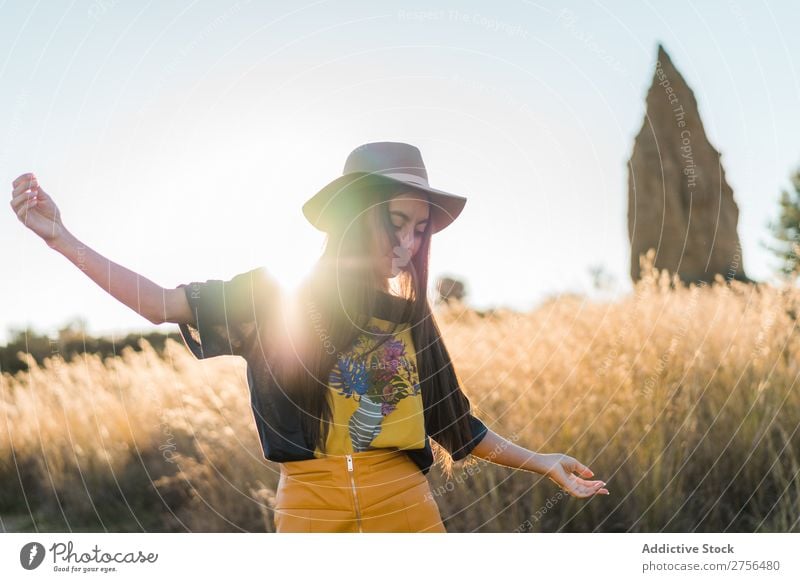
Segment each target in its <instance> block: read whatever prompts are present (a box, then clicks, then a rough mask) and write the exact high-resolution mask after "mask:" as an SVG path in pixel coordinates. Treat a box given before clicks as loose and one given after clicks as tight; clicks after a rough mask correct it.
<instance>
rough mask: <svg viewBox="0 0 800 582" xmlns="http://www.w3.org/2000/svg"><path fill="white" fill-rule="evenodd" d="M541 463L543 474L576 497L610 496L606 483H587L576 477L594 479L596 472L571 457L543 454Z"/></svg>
mask: <svg viewBox="0 0 800 582" xmlns="http://www.w3.org/2000/svg"><path fill="white" fill-rule="evenodd" d="M541 462H542V463H543V469H544V470H543V472H542V474H543V475H546V476H547V477H548V478H549V479H550V480H551V481H553V482H554V483H555V484H556V485H558V486H559V487H561V488H562V489H564V490H565V491H566V492H567V493H569V494H570V495H572V496H574V497H591V496H592V495H596V494H600V495H608V494H609V493H608V489H605V481H600V480H595V481H587V480H586V479H582V478H581V477H578V476H577V475H574V473H578V474H580V475H581V476H583V477H593V476H594V472H593V471H592V470H591V469H589V467H587V466H586V465H583V464H582V463H579V462H578V461H577V459H574V458H573V457H570V456H569V455H564V454H561V453H549V454H542V455H541Z"/></svg>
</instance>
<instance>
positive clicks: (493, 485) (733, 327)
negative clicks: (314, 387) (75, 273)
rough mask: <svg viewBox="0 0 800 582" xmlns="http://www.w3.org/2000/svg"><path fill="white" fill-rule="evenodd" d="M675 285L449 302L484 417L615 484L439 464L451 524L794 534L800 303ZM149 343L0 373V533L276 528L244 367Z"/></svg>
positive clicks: (799, 527)
mask: <svg viewBox="0 0 800 582" xmlns="http://www.w3.org/2000/svg"><path fill="white" fill-rule="evenodd" d="M669 282H670V281H669V278H668V277H666V276H665V275H661V276H659V275H658V274H657V273H652V274H651V275H650V276H648V277H647V278H646V279H644V280H643V281H641V282H640V283H639V284H638V285H637V286H636V288H635V290H634V292H632V293H631V294H630V295H629V296H627V297H625V298H623V299H621V300H617V301H614V302H608V303H600V302H589V301H587V300H585V299H582V298H579V297H560V298H557V299H553V300H551V301H549V302H547V303H545V304H544V305H542V306H540V307H539V308H538V309H536V310H534V311H532V312H530V313H515V312H511V311H504V310H495V311H493V312H490V313H478V312H476V311H474V310H471V309H469V308H467V307H465V306H464V305H461V304H457V305H451V306H449V307H441V308H440V309H439V311H438V312H437V313H438V317H439V321H440V325H441V327H442V331H443V334H444V336H445V339H446V341H447V344H448V348H449V350H450V352H451V355H452V356H453V358H454V361H455V364H456V370H457V371H458V373H459V375H460V377H461V380H462V383H463V387H464V391H465V392H466V393H467V395H468V396H469V397H470V400H471V401H472V403H473V405H474V406H475V412H476V414H477V415H478V416H479V417H481V418H482V419H484V421H485V422H486V423H487V424H488V425H489V426H490V427H491V428H493V429H494V430H495V431H496V432H498V433H500V434H501V435H503V436H505V437H506V438H508V439H509V440H513V441H515V442H517V443H518V444H521V445H523V446H525V447H527V448H530V449H533V450H539V451H542V452H564V453H567V454H570V455H572V456H574V457H576V458H577V459H579V460H580V461H582V462H583V463H585V464H587V465H589V466H590V467H591V468H592V469H593V470H594V471H595V473H596V475H597V477H598V478H601V479H603V480H605V481H606V482H607V483H608V486H607V487H608V489H609V491H610V492H611V495H609V496H598V497H596V498H592V499H575V498H571V497H567V496H565V495H564V494H563V493H561V492H560V490H559V488H558V487H557V486H556V485H555V484H554V483H552V482H551V481H549V480H548V479H547V478H543V477H541V476H540V475H537V474H534V473H529V472H523V471H513V470H510V469H507V468H504V467H500V466H498V465H495V464H493V463H490V462H486V461H483V460H478V459H474V458H473V459H474V460H470V461H469V462H468V464H467V465H463V464H462V465H461V466H459V465H456V469H455V471H454V474H453V476H452V478H451V479H450V480H445V479H444V477H443V476H442V474H441V473H440V471H439V468H438V467H434V468H433V469H432V471H431V473H430V479H431V486H432V489H433V490H434V493H435V494H436V499H437V502H438V503H439V506H440V508H441V511H442V516H443V518H444V519H445V524H446V525H447V528H448V530H449V531H451V532H470V531H483V532H510V531H530V532H538V531H543V532H551V531H552V532H555V531H579V532H589V531H614V532H627V531H637V532H661V531H670V532H672V531H698V532H708V531H713V532H717V531H719V532H734V531H736V532H738V531H746V532H764V531H769V532H786V531H795V532H796V531H800V434H798V427H799V426H800V391H798V388H797V379H798V373H800V363H799V362H800V333H798V330H797V328H796V326H795V320H794V315H795V307H796V301H797V293H796V292H795V291H794V290H792V289H790V288H775V287H768V286H761V287H759V288H755V287H752V286H747V285H743V284H739V283H736V282H734V283H732V284H731V285H730V286H726V285H714V286H704V287H692V288H689V289H686V288H677V289H673V288H671V286H670V284H669ZM142 348H143V350H142V351H141V352H134V351H133V350H130V349H127V350H126V351H124V352H123V353H122V354H121V355H120V356H119V357H117V358H108V359H106V361H101V360H100V359H99V358H98V357H93V356H86V357H83V358H80V359H76V360H73V361H70V362H65V361H63V360H62V359H61V358H59V357H58V356H54V357H53V358H50V359H49V360H47V361H46V363H45V365H44V366H42V367H39V366H37V365H36V363H35V361H33V359H32V358H30V356H27V357H28V358H29V360H30V361H29V362H28V363H29V365H30V366H31V368H30V372H28V373H19V374H17V375H16V376H13V377H12V376H10V375H9V374H4V375H3V376H2V379H1V380H0V382H1V383H0V518H1V521H0V531H3V530H5V531H40V532H45V531H272V530H273V524H272V513H271V509H270V507H271V503H272V500H273V496H274V489H275V486H276V484H277V480H278V470H277V465H275V464H273V463H271V462H268V461H265V460H264V459H263V457H262V455H261V451H260V448H259V444H258V441H257V435H256V431H255V426H254V424H253V418H252V413H251V410H250V407H249V394H248V391H247V384H246V379H245V363H244V361H243V360H241V359H238V358H232V357H218V358H214V359H211V360H208V361H203V362H199V361H196V360H195V359H194V358H193V356H192V355H191V354H190V352H189V351H188V350H187V349H186V348H185V347H184V346H183V345H182V344H180V343H177V342H173V341H171V340H170V341H169V342H168V345H167V348H166V351H165V354H164V355H163V357H162V356H159V355H158V354H157V353H156V352H155V351H154V350H153V349H152V348H151V347H150V346H149V344H147V343H145V342H142ZM21 357H26V356H25V355H21Z"/></svg>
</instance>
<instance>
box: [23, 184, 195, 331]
mask: <svg viewBox="0 0 800 582" xmlns="http://www.w3.org/2000/svg"><path fill="white" fill-rule="evenodd" d="M12 186H13V191H12V195H11V208H13V209H14V212H15V213H16V215H17V218H19V220H20V222H22V224H24V225H25V226H26V227H27V228H28V229H30V230H31V231H33V232H34V233H35V234H36V235H37V236H39V237H40V238H41V239H42V240H44V241H45V243H47V245H48V246H49V247H50V248H51V249H53V250H55V251H58V252H59V253H61V254H62V255H64V256H65V257H66V258H67V259H69V261H70V262H72V263H73V264H74V265H75V266H76V267H78V268H79V269H80V270H81V271H83V273H84V274H85V275H86V276H87V277H89V278H90V279H91V280H92V281H94V282H95V283H97V285H99V286H100V287H101V288H102V289H103V290H104V291H106V292H107V293H109V294H110V295H111V296H112V297H114V298H115V299H117V300H118V301H120V302H121V303H123V304H125V305H127V306H128V307H130V308H131V309H133V310H134V311H135V312H136V313H138V314H139V315H141V316H142V317H144V318H145V319H147V320H148V321H150V322H152V323H155V324H160V323H165V322H170V323H194V314H193V313H192V310H191V309H190V307H189V302H188V300H187V299H186V293H185V292H184V290H183V289H165V288H163V287H161V286H160V285H158V284H156V283H154V282H153V281H151V280H150V279H148V278H146V277H143V276H142V275H139V274H138V273H135V272H133V271H131V270H130V269H127V268H125V267H123V266H122V265H119V264H117V263H115V262H113V261H111V260H109V259H107V258H105V257H104V256H102V255H101V254H100V253H98V252H96V251H95V250H93V249H91V248H89V247H88V246H86V245H85V244H83V243H82V242H81V241H80V240H78V239H77V238H76V237H75V236H74V235H73V234H72V233H70V232H69V231H68V230H67V229H66V227H65V226H64V224H63V222H62V220H61V212H60V211H59V209H58V207H57V206H56V204H55V202H54V201H53V199H52V198H51V197H50V195H49V194H47V193H46V192H45V191H44V190H42V188H41V186H39V183H38V181H37V179H36V176H34V175H33V174H31V173H28V174H22V175H21V176H20V177H18V178H17V179H16V180H14V182H13V183H12Z"/></svg>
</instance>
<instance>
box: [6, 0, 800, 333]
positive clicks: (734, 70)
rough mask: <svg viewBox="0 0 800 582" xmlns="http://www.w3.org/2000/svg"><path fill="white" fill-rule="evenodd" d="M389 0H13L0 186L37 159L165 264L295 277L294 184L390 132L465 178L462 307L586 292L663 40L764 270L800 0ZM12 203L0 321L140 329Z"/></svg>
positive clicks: (143, 264) (621, 218)
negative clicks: (567, 0) (465, 298)
mask: <svg viewBox="0 0 800 582" xmlns="http://www.w3.org/2000/svg"><path fill="white" fill-rule="evenodd" d="M397 4H398V3H389V2H370V3H367V2H341V1H336V2H334V1H316V2H289V1H283V2H277V1H270V2H268V3H262V2H247V1H240V2H237V3H231V2H221V1H220V2H169V3H166V2H164V3H162V2H149V3H143V2H131V1H129V0H94V1H92V2H77V1H75V2H71V3H43V2H36V3H34V2H26V1H21V0H20V1H10V2H4V3H2V4H0V55H2V56H0V87H2V90H1V91H0V110H2V112H3V114H2V115H0V175H2V179H3V180H4V184H6V186H5V187H6V199H7V200H10V197H11V186H10V184H11V181H12V180H13V179H14V178H16V177H17V176H18V175H19V174H21V173H24V172H27V171H33V172H35V173H36V174H37V175H38V176H39V180H40V183H41V185H42V187H43V188H44V189H45V191H47V192H48V193H49V194H50V195H51V196H53V197H54V198H55V200H56V202H57V204H58V205H59V207H60V209H61V212H62V216H63V219H64V222H65V224H66V225H67V227H68V228H69V229H70V230H71V231H72V232H73V233H74V234H75V235H76V236H78V238H80V239H81V240H82V241H83V242H84V243H85V244H87V245H89V246H90V247H92V248H94V249H95V250H96V251H98V252H99V253H101V254H103V255H104V256H106V257H108V258H110V259H111V260H113V261H115V262H117V263H120V264H122V265H124V266H126V267H128V268H130V269H133V270H134V271H137V272H139V273H141V274H142V275H144V276H146V277H148V278H150V279H152V280H153V281H155V282H157V283H159V284H161V285H163V286H165V287H174V286H175V285H177V284H178V283H181V282H189V281H198V280H206V279H211V278H229V277H231V276H233V275H234V274H236V273H239V272H242V271H244V270H247V269H250V268H253V267H255V266H258V265H265V266H266V267H267V268H268V269H269V270H270V271H271V272H272V273H274V274H275V275H276V276H277V277H279V278H281V279H282V280H284V281H287V282H290V281H295V280H297V278H298V277H300V276H301V275H302V274H303V273H304V272H305V271H306V270H307V269H308V268H309V267H310V265H311V264H312V263H313V261H314V260H315V258H316V257H317V256H318V254H319V252H320V250H321V244H322V234H321V233H319V232H318V231H316V230H314V229H313V227H311V226H310V225H309V224H308V223H307V222H306V221H305V219H304V218H303V216H302V213H301V210H300V208H301V206H302V204H303V202H304V201H305V200H306V199H307V198H309V197H310V196H311V195H312V194H313V193H314V192H316V191H317V190H318V189H319V188H321V187H322V186H324V185H325V184H326V183H327V182H328V181H329V180H331V179H333V178H335V177H336V176H338V175H340V174H341V171H342V167H343V165H344V161H345V158H346V157H347V154H348V153H349V152H350V151H351V150H352V149H353V148H354V147H356V146H358V145H360V144H362V143H365V142H369V141H382V140H387V141H405V142H409V143H413V144H415V145H417V146H418V147H419V148H420V150H421V151H422V154H423V158H424V160H425V163H426V165H427V167H428V172H429V177H430V182H431V185H432V186H434V187H438V188H440V189H443V190H447V191H451V192H455V193H458V194H461V195H465V196H467V197H468V198H469V202H468V203H467V206H466V208H465V210H464V212H463V213H462V215H461V217H460V218H459V219H458V220H457V221H456V222H455V223H454V224H453V225H452V226H451V227H449V228H448V229H447V230H445V231H443V232H442V233H441V234H437V235H436V236H435V237H434V246H433V257H432V261H433V262H432V265H431V267H432V275H434V276H439V275H452V276H456V277H459V278H461V279H463V280H465V281H466V283H467V286H468V291H469V293H470V298H471V302H472V304H474V305H475V306H478V307H481V308H485V307H489V306H492V305H505V306H511V307H516V308H520V309H526V308H529V307H532V306H534V305H535V304H536V303H538V302H539V301H541V300H542V299H543V298H544V297H546V296H548V295H551V294H553V293H559V292H569V291H575V292H588V291H589V290H590V287H591V278H590V276H589V267H590V266H592V265H598V264H602V265H604V266H605V268H606V269H607V270H608V271H610V272H611V273H612V274H613V275H614V276H616V278H617V281H618V283H617V288H618V290H619V291H622V292H624V291H626V290H628V289H629V288H630V279H629V277H628V265H629V245H628V240H627V230H626V229H627V227H626V224H627V223H626V221H627V219H626V204H627V202H626V200H627V169H626V162H627V159H628V157H629V156H630V152H631V148H632V143H633V137H634V136H635V134H636V133H637V132H638V130H639V128H640V126H641V124H642V119H643V115H644V96H645V93H646V90H647V87H648V86H649V84H650V81H651V79H652V75H653V67H654V61H655V56H656V46H657V43H658V42H662V43H663V44H664V46H665V48H666V49H667V51H668V52H669V53H670V55H671V56H672V58H673V61H674V62H675V64H676V66H677V67H678V68H679V69H680V70H681V72H682V73H683V74H684V76H685V77H686V79H687V81H688V82H689V84H690V85H691V86H692V87H693V89H694V91H695V94H696V97H697V99H698V102H699V106H700V112H701V115H702V118H703V120H704V122H705V126H706V130H707V133H708V135H709V137H710V139H711V141H712V143H713V144H714V146H715V147H717V149H719V150H720V151H721V152H722V155H723V157H722V159H723V163H724V167H725V171H726V174H727V177H728V180H729V182H730V184H731V185H732V187H733V189H734V196H735V199H736V201H737V203H738V204H739V208H740V221H739V234H740V237H741V240H742V246H743V252H744V267H745V270H746V271H747V273H748V274H749V275H750V276H752V277H754V278H757V279H762V278H768V277H770V274H771V273H772V272H773V267H774V259H773V258H772V256H771V255H770V254H769V253H768V252H767V251H766V250H764V249H763V248H762V246H761V245H762V243H763V242H766V241H769V234H768V231H767V221H768V220H769V219H770V218H772V217H774V215H775V211H776V208H777V200H778V197H779V195H780V191H781V189H785V188H788V185H789V175H790V173H791V172H792V170H793V169H794V168H795V167H796V166H797V165H798V164H800V137H798V136H800V115H798V111H800V107H798V105H800V74H799V72H798V68H799V67H798V64H799V63H798V58H800V35H798V34H797V22H798V21H800V8H798V7H797V6H798V5H797V4H796V3H794V2H788V1H787V2H777V1H776V2H744V1H741V0H740V1H738V2H735V1H731V2H723V1H718V2H681V1H674V2H663V3H653V2H647V1H645V2H594V3H591V4H590V3H588V2H584V3H573V4H566V5H565V4H564V3H562V2H556V1H551V2H545V1H542V2H527V1H509V2H502V3H500V2H494V3H491V4H488V3H485V2H464V1H459V2H455V1H454V2H433V1H430V0H426V1H425V2H416V3H412V2H404V3H403V5H404V6H405V8H403V9H399V8H397ZM415 4H416V6H417V7H414V5H415ZM562 6H567V7H566V8H562ZM7 204H8V202H6V206H5V209H6V210H5V211H4V212H2V213H0V248H2V249H3V251H2V252H3V263H4V266H5V272H4V277H3V284H2V286H1V287H0V304H2V305H3V309H2V311H1V312H0V328H2V329H0V334H2V335H3V336H4V337H3V340H5V334H6V331H7V328H8V327H9V326H14V327H21V326H24V325H26V324H30V325H33V326H34V327H36V328H37V329H39V330H40V331H43V332H53V331H55V330H56V329H58V327H60V326H62V325H63V324H65V323H66V322H67V321H68V320H69V319H71V318H73V317H78V316H80V317H84V318H85V319H86V320H88V323H89V330H90V331H91V332H93V333H108V332H111V331H112V330H113V331H117V332H119V333H124V332H125V331H127V330H129V329H136V330H147V329H152V328H153V326H152V325H151V324H149V322H147V321H146V320H144V319H142V318H141V317H140V316H138V315H137V314H136V313H134V312H133V311H131V310H129V309H128V308H127V307H125V306H124V305H122V304H121V303H119V302H117V301H116V300H115V299H113V298H112V297H111V296H110V295H107V294H106V293H105V292H104V291H103V290H102V289H100V288H99V287H97V286H96V285H95V284H94V283H93V282H92V281H90V280H89V279H88V278H86V277H85V275H83V273H82V272H81V271H79V270H78V269H77V268H76V267H75V266H74V265H72V264H71V263H70V262H68V261H67V260H66V259H65V258H64V257H62V256H61V255H59V254H57V253H55V252H53V251H51V250H50V249H49V248H48V247H47V246H46V245H45V244H44V243H43V242H42V241H41V240H40V239H39V238H38V237H36V236H35V235H34V234H33V233H31V232H30V231H28V230H27V229H26V228H25V227H24V226H23V225H22V224H21V223H19V222H18V220H17V218H16V216H15V215H14V214H13V212H12V211H11V208H10V207H9V206H8V205H7ZM254 249H255V250H254ZM172 327H174V328H175V330H177V326H173V325H172V324H165V325H162V326H160V329H163V330H164V331H172V329H171V328H172Z"/></svg>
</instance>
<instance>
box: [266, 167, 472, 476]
mask: <svg viewBox="0 0 800 582" xmlns="http://www.w3.org/2000/svg"><path fill="white" fill-rule="evenodd" d="M406 191H408V188H407V187H404V186H402V185H396V184H389V183H386V182H385V181H384V182H377V183H369V184H367V183H365V184H364V185H363V186H361V187H360V189H359V190H358V191H354V192H352V193H350V195H351V196H352V197H351V198H350V199H351V200H355V201H361V202H360V203H358V204H357V205H356V209H358V208H360V210H358V211H357V212H351V214H350V215H349V216H348V217H346V218H345V219H344V220H342V221H340V222H341V225H340V227H338V228H336V229H334V230H330V231H329V232H328V233H327V237H326V240H325V246H324V250H323V253H322V256H321V257H320V258H319V260H318V261H317V263H316V264H315V266H314V268H313V270H312V272H311V274H310V275H309V276H308V277H306V279H305V280H304V281H303V282H302V283H301V285H300V286H299V287H298V288H297V289H296V291H295V293H294V294H293V297H292V300H291V303H290V304H289V303H286V304H284V310H286V314H285V316H284V317H285V321H286V322H288V323H289V324H288V325H286V326H284V329H285V331H286V332H288V335H287V336H285V337H284V339H283V341H282V342H280V343H279V344H278V345H281V349H280V350H278V351H277V352H275V353H274V355H276V356H277V357H276V358H274V361H273V371H274V372H275V373H276V377H277V379H278V380H279V382H280V384H281V386H282V387H283V388H284V389H285V390H286V392H287V394H288V396H289V398H290V399H291V400H292V401H293V402H294V403H295V404H296V406H297V407H298V409H299V410H300V413H301V415H302V416H301V419H302V420H301V425H302V429H303V434H304V437H305V441H306V443H308V444H309V446H310V447H312V449H313V448H319V449H320V450H321V451H323V452H324V451H325V443H326V441H327V437H328V432H329V429H330V423H331V418H332V410H331V403H330V401H329V397H328V394H329V392H330V389H329V387H328V378H329V374H330V372H331V370H332V368H333V366H334V365H336V363H337V358H338V357H339V354H342V353H345V352H347V351H348V349H349V348H350V346H352V344H353V342H354V341H355V340H356V338H357V337H358V335H359V334H360V333H367V332H365V328H366V326H367V324H368V322H369V319H370V317H371V316H372V314H373V313H374V309H375V306H376V303H377V301H378V300H379V297H378V294H379V293H381V291H380V287H381V286H380V281H379V280H378V279H377V276H378V275H377V274H376V273H375V266H374V264H375V263H374V260H375V250H376V237H375V235H376V234H377V235H378V236H380V234H381V233H385V234H386V235H387V236H388V237H389V239H388V240H389V241H390V242H391V244H392V248H395V247H399V245H400V241H399V240H398V237H397V235H396V233H395V230H394V226H393V224H392V222H391V219H390V214H389V204H388V201H389V200H390V199H391V198H392V197H394V196H397V195H398V194H401V193H403V192H406ZM351 210H353V209H352V208H351ZM432 224H433V220H429V221H428V223H427V226H426V228H425V231H424V233H423V235H422V239H421V244H420V247H419V250H418V251H417V253H416V254H415V255H414V256H413V257H411V259H410V260H409V261H399V262H398V263H396V266H397V267H398V268H399V269H400V273H399V275H398V281H397V283H398V288H399V293H400V295H399V296H397V298H396V301H392V305H393V306H394V308H395V309H396V311H395V313H394V315H395V316H396V317H393V318H392V319H394V320H396V321H403V322H410V324H411V335H412V340H413V343H414V348H415V350H416V359H417V369H418V372H419V381H420V387H421V391H422V398H423V405H424V415H425V423H426V426H428V427H437V428H438V432H437V433H436V434H431V433H429V434H430V436H431V437H433V438H434V439H435V440H436V441H437V442H438V444H439V445H441V447H436V446H435V445H434V444H433V443H432V447H433V448H434V450H438V454H437V455H436V456H437V457H438V459H439V461H440V462H441V466H442V468H443V469H444V471H445V472H446V473H448V474H449V473H450V471H451V469H452V463H453V459H452V456H451V455H450V453H451V452H452V451H457V450H459V449H461V448H462V447H463V446H464V445H465V444H466V443H467V442H468V441H469V440H470V439H471V437H472V434H471V431H470V426H469V422H468V419H467V414H468V413H469V401H468V400H467V398H466V397H465V396H464V394H463V393H462V392H461V390H460V386H459V380H458V377H457V375H456V372H455V369H454V368H453V364H452V362H451V360H450V354H449V353H448V351H447V349H446V348H445V346H444V343H443V341H442V338H441V334H440V331H439V327H438V325H437V324H436V321H435V319H434V316H433V314H432V312H431V309H430V304H429V301H428V296H427V289H428V263H429V257H430V243H431V226H432ZM395 329H396V328H395ZM393 331H394V330H390V331H389V332H387V333H386V334H385V336H384V337H383V340H382V341H379V342H378V343H376V344H375V345H374V347H373V348H372V349H375V348H377V347H378V346H380V345H381V344H382V343H383V341H386V340H388V339H390V338H391V333H392V332H393ZM370 351H371V350H370ZM442 447H443V448H444V450H442Z"/></svg>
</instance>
